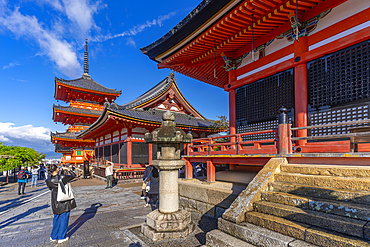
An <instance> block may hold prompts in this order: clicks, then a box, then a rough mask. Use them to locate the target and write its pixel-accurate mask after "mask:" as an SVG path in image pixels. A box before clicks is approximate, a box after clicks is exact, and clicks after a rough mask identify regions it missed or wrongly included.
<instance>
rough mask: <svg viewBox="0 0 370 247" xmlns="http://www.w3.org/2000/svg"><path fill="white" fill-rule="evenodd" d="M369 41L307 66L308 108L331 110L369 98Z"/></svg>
mask: <svg viewBox="0 0 370 247" xmlns="http://www.w3.org/2000/svg"><path fill="white" fill-rule="evenodd" d="M369 49H370V40H368V41H365V42H361V43H359V44H356V45H354V46H351V47H348V48H345V49H343V50H340V51H337V52H334V53H332V54H329V55H327V56H324V57H321V58H319V59H316V60H314V61H312V62H309V63H308V64H307V70H308V71H307V73H308V81H309V104H310V107H311V108H320V107H323V106H335V105H338V104H343V103H348V102H353V101H356V100H361V99H366V98H369V96H370V83H369V82H370V60H369V51H370V50H369Z"/></svg>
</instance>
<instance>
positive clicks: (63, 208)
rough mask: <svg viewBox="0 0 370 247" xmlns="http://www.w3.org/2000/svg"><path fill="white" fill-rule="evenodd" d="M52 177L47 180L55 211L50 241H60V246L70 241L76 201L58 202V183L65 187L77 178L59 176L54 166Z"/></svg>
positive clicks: (51, 170)
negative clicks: (68, 231) (72, 216)
mask: <svg viewBox="0 0 370 247" xmlns="http://www.w3.org/2000/svg"><path fill="white" fill-rule="evenodd" d="M50 173H51V177H50V178H48V179H47V180H46V185H47V186H48V187H49V189H50V190H51V208H52V210H53V214H54V219H53V229H52V231H51V235H50V241H58V244H60V243H63V242H65V241H67V240H68V239H69V237H67V229H68V221H69V213H70V211H71V210H72V209H74V208H75V207H76V201H75V199H72V200H68V201H63V202H58V201H57V195H58V182H59V180H61V182H62V183H63V185H66V184H67V183H69V182H70V181H71V180H72V179H74V178H75V176H74V174H73V173H72V172H70V173H69V174H70V175H58V167H57V166H56V165H54V164H52V165H51V166H50Z"/></svg>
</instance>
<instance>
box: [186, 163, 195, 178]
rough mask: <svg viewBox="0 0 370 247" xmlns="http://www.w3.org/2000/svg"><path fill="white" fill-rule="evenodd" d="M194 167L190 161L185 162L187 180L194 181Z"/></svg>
mask: <svg viewBox="0 0 370 247" xmlns="http://www.w3.org/2000/svg"><path fill="white" fill-rule="evenodd" d="M193 174H194V171H193V165H192V164H191V162H190V161H189V160H185V178H186V179H193Z"/></svg>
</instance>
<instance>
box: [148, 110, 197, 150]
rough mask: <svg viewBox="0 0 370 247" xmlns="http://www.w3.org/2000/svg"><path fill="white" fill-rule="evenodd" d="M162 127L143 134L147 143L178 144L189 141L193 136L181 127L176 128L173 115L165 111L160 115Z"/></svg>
mask: <svg viewBox="0 0 370 247" xmlns="http://www.w3.org/2000/svg"><path fill="white" fill-rule="evenodd" d="M162 119H163V122H162V127H160V128H157V129H155V130H154V131H153V132H152V133H146V134H145V137H144V138H145V142H147V143H163V144H164V143H166V144H171V143H173V144H179V143H191V142H192V141H193V136H192V135H191V134H186V133H185V131H183V130H182V129H179V128H176V123H175V116H174V115H173V113H171V112H170V111H167V112H165V113H164V114H163V116H162Z"/></svg>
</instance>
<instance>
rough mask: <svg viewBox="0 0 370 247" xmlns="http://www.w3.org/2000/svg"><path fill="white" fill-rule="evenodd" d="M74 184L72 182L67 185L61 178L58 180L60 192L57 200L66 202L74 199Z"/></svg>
mask: <svg viewBox="0 0 370 247" xmlns="http://www.w3.org/2000/svg"><path fill="white" fill-rule="evenodd" d="M74 198H75V197H74V195H73V190H72V186H71V184H70V183H67V184H66V185H64V184H63V181H62V180H61V179H59V182H58V194H57V201H58V202H64V201H69V200H72V199H74Z"/></svg>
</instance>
